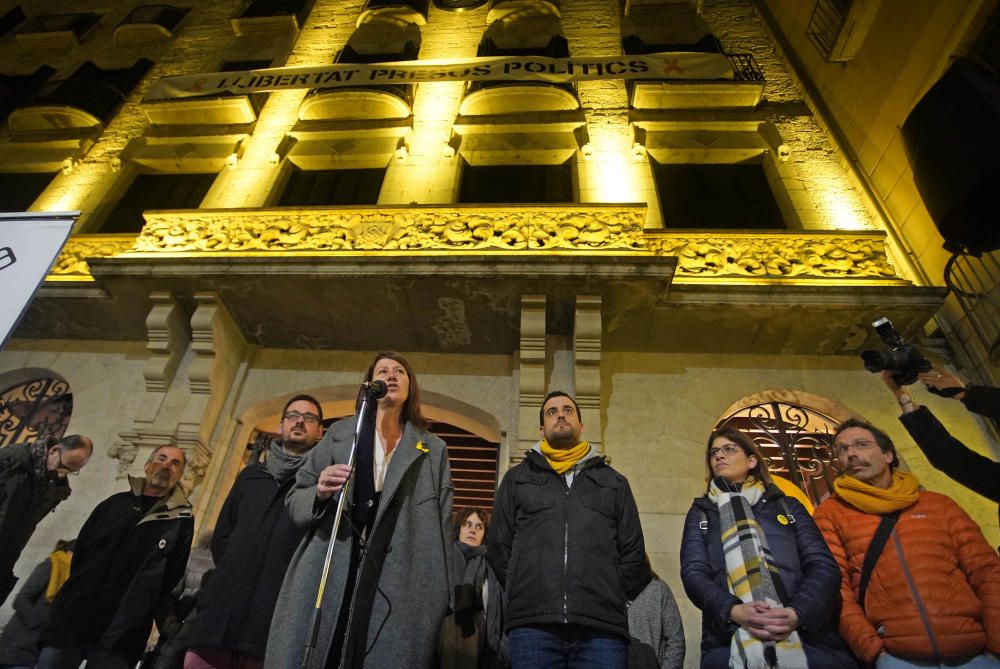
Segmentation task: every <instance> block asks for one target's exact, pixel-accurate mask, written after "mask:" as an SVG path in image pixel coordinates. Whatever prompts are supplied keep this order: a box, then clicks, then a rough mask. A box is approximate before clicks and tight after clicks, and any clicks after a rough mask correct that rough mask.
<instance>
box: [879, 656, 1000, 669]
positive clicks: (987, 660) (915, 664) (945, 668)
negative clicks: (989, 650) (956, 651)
mask: <svg viewBox="0 0 1000 669" xmlns="http://www.w3.org/2000/svg"><path fill="white" fill-rule="evenodd" d="M938 667H941V669H997V667H1000V660H997V658H995V657H992V656H990V655H977V656H976V657H974V658H972V659H970V660H966V661H965V662H959V663H956V664H944V663H937V662H921V661H917V660H903V659H900V658H898V657H893V656H892V655H889V653H882V654H881V655H879V656H878V658H876V660H875V669H938Z"/></svg>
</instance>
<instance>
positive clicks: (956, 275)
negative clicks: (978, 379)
mask: <svg viewBox="0 0 1000 669" xmlns="http://www.w3.org/2000/svg"><path fill="white" fill-rule="evenodd" d="M945 282H946V283H947V284H948V287H949V288H951V290H952V293H953V294H954V295H955V298H956V300H957V301H958V304H959V306H960V307H961V309H962V313H963V314H964V317H965V318H964V321H965V322H964V323H959V324H958V327H957V333H956V334H957V335H958V338H959V340H960V341H962V344H963V347H964V348H965V349H966V350H967V351H968V353H969V357H970V358H972V361H973V363H978V362H980V361H979V360H977V358H978V357H979V355H982V354H985V355H986V356H988V358H989V360H990V362H991V363H992V364H993V365H995V366H997V367H1000V255H998V254H997V253H985V254H983V255H982V256H981V257H979V258H976V257H975V256H969V255H961V256H956V257H953V258H952V260H951V261H949V263H948V269H947V270H946V271H945ZM970 339H972V340H973V341H969V340H970ZM977 354H979V355H977Z"/></svg>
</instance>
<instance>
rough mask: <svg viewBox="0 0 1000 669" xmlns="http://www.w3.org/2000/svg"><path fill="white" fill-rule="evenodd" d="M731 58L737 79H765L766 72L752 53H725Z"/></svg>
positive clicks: (761, 80) (730, 62) (730, 61)
mask: <svg viewBox="0 0 1000 669" xmlns="http://www.w3.org/2000/svg"><path fill="white" fill-rule="evenodd" d="M723 55H724V56H725V57H726V58H728V59H729V64H730V65H732V66H733V79H734V80H735V81H758V82H763V81H764V73H763V72H761V69H760V66H758V65H757V59H756V58H754V57H753V54H752V53H726V54H723Z"/></svg>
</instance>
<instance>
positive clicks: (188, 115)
mask: <svg viewBox="0 0 1000 669" xmlns="http://www.w3.org/2000/svg"><path fill="white" fill-rule="evenodd" d="M270 66H271V61H270V60H245V61H227V62H225V63H222V65H221V66H220V67H219V71H220V72H233V73H239V72H252V71H254V70H263V69H267V68H268V67H270ZM234 76H239V75H237V74H234ZM266 100H267V93H253V94H250V95H241V94H238V93H230V92H228V91H226V92H223V93H221V94H219V95H215V96H212V97H195V98H177V99H174V100H152V101H145V100H144V101H143V103H142V113H143V114H145V115H146V118H147V119H148V120H149V122H150V123H151V124H153V125H160V126H163V125H166V126H171V125H179V126H183V125H213V126H218V125H245V124H248V123H253V122H254V121H256V120H257V115H258V114H259V113H260V110H261V108H263V106H264V102H265V101H266Z"/></svg>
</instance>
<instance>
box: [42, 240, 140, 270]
mask: <svg viewBox="0 0 1000 669" xmlns="http://www.w3.org/2000/svg"><path fill="white" fill-rule="evenodd" d="M134 243H135V235H73V236H72V237H70V238H69V239H68V240H67V241H66V245H65V246H63V249H62V252H61V253H60V254H59V257H58V258H56V262H55V264H54V265H53V266H52V271H51V272H49V275H48V277H47V278H46V280H47V281H93V277H91V275H90V266H89V265H88V264H87V259H88V258H109V257H111V256H114V255H118V254H119V253H124V252H125V251H128V250H129V249H131V248H132V245H133V244H134Z"/></svg>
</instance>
